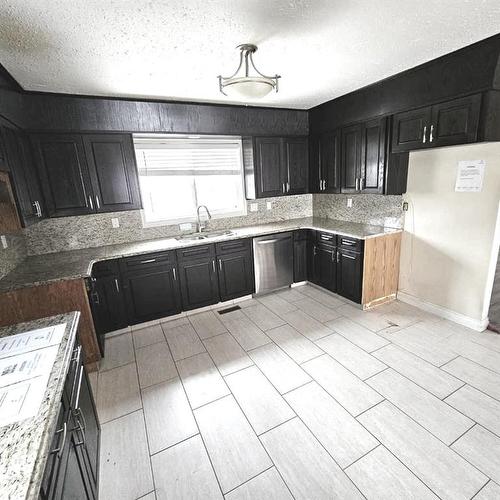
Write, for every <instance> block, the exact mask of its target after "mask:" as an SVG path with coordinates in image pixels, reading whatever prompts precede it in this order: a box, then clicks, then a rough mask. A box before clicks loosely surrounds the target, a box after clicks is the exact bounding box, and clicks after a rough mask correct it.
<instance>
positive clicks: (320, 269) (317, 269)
mask: <svg viewBox="0 0 500 500" xmlns="http://www.w3.org/2000/svg"><path fill="white" fill-rule="evenodd" d="M313 283H315V284H316V285H319V286H321V287H323V288H326V289H327V290H330V291H332V292H336V291H337V263H336V248H335V247H334V246H331V245H324V244H321V243H320V244H315V245H314V247H313Z"/></svg>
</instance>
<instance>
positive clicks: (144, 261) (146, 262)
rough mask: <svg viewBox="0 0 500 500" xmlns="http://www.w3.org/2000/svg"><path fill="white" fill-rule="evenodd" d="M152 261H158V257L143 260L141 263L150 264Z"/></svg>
mask: <svg viewBox="0 0 500 500" xmlns="http://www.w3.org/2000/svg"><path fill="white" fill-rule="evenodd" d="M150 262H156V259H147V260H141V262H140V264H149V263H150Z"/></svg>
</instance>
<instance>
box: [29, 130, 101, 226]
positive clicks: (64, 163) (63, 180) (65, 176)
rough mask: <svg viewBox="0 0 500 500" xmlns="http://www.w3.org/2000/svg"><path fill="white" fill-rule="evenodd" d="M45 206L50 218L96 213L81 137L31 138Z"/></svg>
mask: <svg viewBox="0 0 500 500" xmlns="http://www.w3.org/2000/svg"><path fill="white" fill-rule="evenodd" d="M32 139H33V143H34V146H35V157H36V158H37V164H38V166H39V173H40V180H41V184H42V189H43V194H44V197H45V203H46V206H47V211H48V214H49V215H50V216H51V217H58V216H64V215H83V214H89V213H92V212H94V211H95V207H94V200H93V193H92V188H91V182H90V176H89V171H88V167H87V161H86V158H85V150H84V147H83V140H82V136H81V135H78V134H37V135H34V136H32Z"/></svg>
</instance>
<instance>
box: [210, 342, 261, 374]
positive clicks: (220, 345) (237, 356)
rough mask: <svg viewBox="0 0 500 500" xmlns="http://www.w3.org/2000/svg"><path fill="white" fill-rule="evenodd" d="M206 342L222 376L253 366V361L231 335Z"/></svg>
mask: <svg viewBox="0 0 500 500" xmlns="http://www.w3.org/2000/svg"><path fill="white" fill-rule="evenodd" d="M204 342H205V347H206V348H207V351H208V353H209V354H210V356H211V357H212V359H213V361H214V363H215V364H216V366H217V368H218V369H219V371H220V372H221V374H222V375H229V374H230V373H233V372H235V371H237V370H241V369H242V368H246V367H248V366H251V365H253V362H252V360H251V359H250V358H249V357H248V356H247V354H246V352H245V351H244V350H243V349H242V348H241V347H240V345H239V344H238V342H236V340H234V338H233V337H232V336H231V335H230V334H229V333H224V334H222V335H217V336H216V337H211V338H209V339H206V340H205V341H204Z"/></svg>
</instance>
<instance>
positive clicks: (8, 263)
mask: <svg viewBox="0 0 500 500" xmlns="http://www.w3.org/2000/svg"><path fill="white" fill-rule="evenodd" d="M5 238H6V240H7V245H8V246H7V248H2V246H1V245H0V279H1V278H2V277H3V276H5V275H6V274H7V273H9V272H10V271H12V269H14V268H15V267H16V266H17V265H18V264H19V263H20V262H21V261H22V260H24V259H25V257H26V239H25V237H24V234H23V233H22V232H19V233H13V234H6V235H5Z"/></svg>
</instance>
